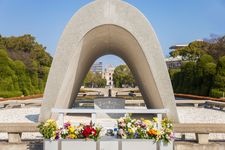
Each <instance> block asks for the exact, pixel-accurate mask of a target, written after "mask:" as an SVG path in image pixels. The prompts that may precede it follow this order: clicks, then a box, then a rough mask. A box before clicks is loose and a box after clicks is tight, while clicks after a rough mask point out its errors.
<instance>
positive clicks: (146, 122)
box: [143, 120, 152, 126]
mask: <svg viewBox="0 0 225 150" xmlns="http://www.w3.org/2000/svg"><path fill="white" fill-rule="evenodd" d="M143 122H144V124H146V125H147V126H150V125H152V123H151V121H150V120H144V121H143Z"/></svg>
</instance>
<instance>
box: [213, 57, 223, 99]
mask: <svg viewBox="0 0 225 150" xmlns="http://www.w3.org/2000/svg"><path fill="white" fill-rule="evenodd" d="M223 93H225V56H223V57H221V58H220V59H219V62H218V64H217V67H216V75H215V77H214V83H213V88H212V89H211V91H210V95H211V96H213V97H222V96H223V95H224V94H223Z"/></svg>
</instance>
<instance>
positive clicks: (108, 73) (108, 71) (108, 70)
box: [102, 65, 115, 87]
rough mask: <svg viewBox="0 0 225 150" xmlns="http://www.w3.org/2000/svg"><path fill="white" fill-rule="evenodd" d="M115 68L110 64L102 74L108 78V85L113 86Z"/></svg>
mask: <svg viewBox="0 0 225 150" xmlns="http://www.w3.org/2000/svg"><path fill="white" fill-rule="evenodd" d="M114 70H115V68H114V67H113V66H112V65H109V66H108V67H107V68H105V71H104V72H103V74H102V77H103V78H104V79H106V86H109V87H113V73H114Z"/></svg>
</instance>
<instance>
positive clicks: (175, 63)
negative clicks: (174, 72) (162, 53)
mask: <svg viewBox="0 0 225 150" xmlns="http://www.w3.org/2000/svg"><path fill="white" fill-rule="evenodd" d="M185 46H188V44H178V45H172V46H170V48H169V49H171V50H172V51H173V50H176V49H178V48H182V47H185ZM165 62H166V65H167V68H168V69H174V68H180V67H181V64H182V56H177V57H175V58H173V57H168V58H165Z"/></svg>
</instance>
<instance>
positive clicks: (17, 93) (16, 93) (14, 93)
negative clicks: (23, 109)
mask: <svg viewBox="0 0 225 150" xmlns="http://www.w3.org/2000/svg"><path fill="white" fill-rule="evenodd" d="M21 95H23V93H22V92H21V91H0V97H3V98H9V97H17V96H21Z"/></svg>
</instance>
